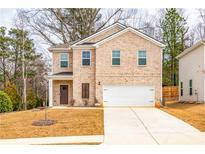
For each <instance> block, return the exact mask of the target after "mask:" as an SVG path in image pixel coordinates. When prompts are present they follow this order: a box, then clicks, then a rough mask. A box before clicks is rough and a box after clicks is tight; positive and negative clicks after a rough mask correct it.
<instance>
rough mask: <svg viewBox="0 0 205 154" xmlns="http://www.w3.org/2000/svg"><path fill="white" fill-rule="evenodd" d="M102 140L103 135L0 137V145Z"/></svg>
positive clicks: (95, 141) (93, 141) (74, 142)
mask: <svg viewBox="0 0 205 154" xmlns="http://www.w3.org/2000/svg"><path fill="white" fill-rule="evenodd" d="M102 142H103V135H92V136H66V137H42V138H19V139H0V145H2V144H13V145H14V144H23V145H39V144H63V143H65V144H76V143H78V144H80V143H102Z"/></svg>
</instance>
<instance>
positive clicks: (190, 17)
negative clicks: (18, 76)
mask: <svg viewBox="0 0 205 154" xmlns="http://www.w3.org/2000/svg"><path fill="white" fill-rule="evenodd" d="M146 10H147V11H148V12H149V13H150V14H155V13H156V11H157V9H146ZM16 14H17V11H16V9H6V8H4V9H2V8H0V26H5V27H7V29H9V28H11V27H13V19H14V18H15V16H16ZM185 16H186V17H187V22H188V25H189V26H190V27H192V26H194V25H195V24H196V23H197V20H199V19H198V13H197V10H196V9H185ZM39 42H42V41H39V40H38V39H37V38H34V43H35V44H36V45H37V48H39V49H38V50H45V49H46V48H48V46H47V45H44V44H39Z"/></svg>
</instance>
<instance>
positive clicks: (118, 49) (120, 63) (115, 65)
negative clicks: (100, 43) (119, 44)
mask: <svg viewBox="0 0 205 154" xmlns="http://www.w3.org/2000/svg"><path fill="white" fill-rule="evenodd" d="M113 51H120V50H119V49H116V50H112V51H111V66H113V67H119V66H121V51H120V57H119V58H120V65H113V64H112V58H113V57H112V52H113ZM115 58H116V57H115Z"/></svg>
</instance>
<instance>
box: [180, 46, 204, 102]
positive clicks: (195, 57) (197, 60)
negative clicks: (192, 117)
mask: <svg viewBox="0 0 205 154" xmlns="http://www.w3.org/2000/svg"><path fill="white" fill-rule="evenodd" d="M203 70H204V45H201V46H199V47H197V48H196V49H194V51H191V52H189V53H188V54H187V55H185V56H183V57H181V58H180V59H179V82H181V81H182V82H183V89H184V94H183V96H180V97H179V100H180V101H202V102H204V84H205V83H204V80H205V77H204V73H203ZM189 80H192V87H193V94H192V96H190V95H189ZM179 86H180V84H179ZM179 89H180V88H179ZM195 91H197V93H198V94H196V93H195Z"/></svg>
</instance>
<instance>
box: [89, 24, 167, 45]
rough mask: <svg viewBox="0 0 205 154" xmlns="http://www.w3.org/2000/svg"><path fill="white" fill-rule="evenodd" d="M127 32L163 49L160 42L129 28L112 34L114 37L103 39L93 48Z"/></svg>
mask: <svg viewBox="0 0 205 154" xmlns="http://www.w3.org/2000/svg"><path fill="white" fill-rule="evenodd" d="M128 31H131V32H133V33H135V34H136V35H138V36H141V37H142V38H144V39H146V40H149V41H151V42H153V43H154V44H156V45H158V46H160V47H165V45H164V44H162V43H160V42H158V41H156V40H154V39H153V38H151V37H149V36H147V35H145V34H143V33H141V32H139V31H137V30H135V29H133V28H131V27H128V28H126V29H124V30H122V31H120V32H118V33H116V34H114V35H112V36H110V37H108V38H106V39H104V40H102V41H100V42H98V43H96V44H94V45H93V46H95V47H96V48H97V47H99V45H101V44H103V43H105V42H107V41H109V40H112V39H113V38H115V37H117V36H120V35H122V34H124V33H126V32H128Z"/></svg>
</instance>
